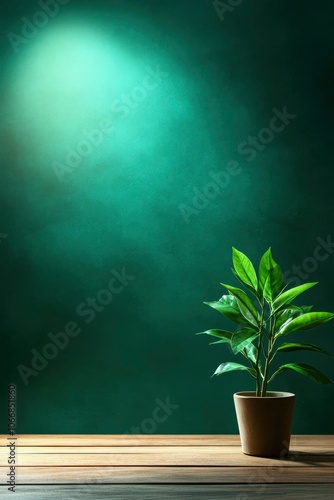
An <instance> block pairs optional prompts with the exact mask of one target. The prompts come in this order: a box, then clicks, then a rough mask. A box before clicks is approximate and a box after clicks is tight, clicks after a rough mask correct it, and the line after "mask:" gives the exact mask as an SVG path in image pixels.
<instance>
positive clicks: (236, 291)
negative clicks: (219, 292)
mask: <svg viewBox="0 0 334 500" xmlns="http://www.w3.org/2000/svg"><path fill="white" fill-rule="evenodd" d="M221 285H223V286H224V287H225V288H227V290H228V291H229V292H230V293H231V294H232V295H233V296H234V297H236V298H237V299H238V304H239V309H240V312H241V314H242V315H243V316H244V317H245V318H246V319H247V320H248V321H249V322H250V323H252V325H255V326H259V322H260V315H259V312H258V310H257V309H256V307H255V305H254V304H253V302H252V301H251V299H250V298H249V297H248V295H247V294H246V293H245V292H244V291H243V290H241V288H236V287H235V286H230V285H224V283H221Z"/></svg>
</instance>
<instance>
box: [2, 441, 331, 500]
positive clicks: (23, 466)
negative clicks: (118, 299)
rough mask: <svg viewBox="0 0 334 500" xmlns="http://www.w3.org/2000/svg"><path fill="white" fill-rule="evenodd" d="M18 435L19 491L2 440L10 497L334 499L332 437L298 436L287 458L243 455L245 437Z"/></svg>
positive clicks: (4, 494) (37, 499)
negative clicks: (11, 489)
mask: <svg viewBox="0 0 334 500" xmlns="http://www.w3.org/2000/svg"><path fill="white" fill-rule="evenodd" d="M15 437H16V453H17V455H16V458H17V463H16V465H17V467H16V484H17V486H16V493H15V496H14V497H9V496H8V495H12V494H13V493H12V492H9V491H8V489H7V486H6V480H7V477H6V474H7V473H8V464H7V457H8V447H7V445H8V443H9V441H10V439H8V436H4V435H2V436H1V441H0V475H1V476H0V495H1V498H4V499H6V498H16V499H21V498H22V499H27V500H29V499H34V500H47V499H51V500H52V499H53V498H66V499H69V500H71V499H77V498H78V499H79V498H87V499H88V498H89V499H90V500H95V499H99V498H100V499H105V498H116V499H117V498H119V499H120V500H126V499H130V498H136V500H137V499H139V500H141V499H146V500H150V499H152V500H153V498H154V500H156V498H159V500H160V499H162V500H164V499H167V498H171V499H173V500H178V499H182V498H184V499H186V498H189V499H190V498H191V499H195V500H196V499H203V500H204V499H210V498H212V499H216V498H217V499H218V498H219V499H221V498H224V499H226V498H227V499H228V498H231V500H232V499H233V500H250V499H252V498H259V497H262V498H263V499H267V498H268V499H283V498H285V499H288V500H289V499H303V500H305V499H312V500H314V499H317V500H321V499H328V500H333V499H334V436H293V437H292V440H291V448H290V454H289V455H286V456H284V457H282V458H281V459H279V458H262V457H251V456H248V455H244V454H243V453H242V450H241V446H240V440H239V436H222V435H220V436H213V435H211V436H197V435H196V436H181V435H178V436H172V435H170V436H154V435H150V436H145V435H139V436H135V435H131V436H128V435H121V436H117V435H108V436H105V435H98V436H94V435H89V436H84V435H71V436H68V435H60V436H58V435H38V436H33V435H17V436H15Z"/></svg>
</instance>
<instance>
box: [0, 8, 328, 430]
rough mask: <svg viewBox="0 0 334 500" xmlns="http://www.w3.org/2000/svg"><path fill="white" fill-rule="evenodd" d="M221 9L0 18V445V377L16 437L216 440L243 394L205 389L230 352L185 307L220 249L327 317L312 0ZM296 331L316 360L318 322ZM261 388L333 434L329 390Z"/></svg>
mask: <svg viewBox="0 0 334 500" xmlns="http://www.w3.org/2000/svg"><path fill="white" fill-rule="evenodd" d="M60 3H62V5H59V4H60ZM237 4H238V5H237ZM226 5H229V8H228V10H226V12H225V13H222V11H221V12H220V17H219V14H218V12H216V10H215V8H214V6H213V4H212V2H211V1H207V0H195V1H192V2H190V1H185V0H177V1H176V0H168V1H167V0H165V1H153V0H140V1H139V0H136V1H135V0H129V1H127V2H125V1H120V0H110V1H102V0H98V1H92V0H91V1H90V0H86V1H82V0H81V1H79V0H71V1H69V2H66V1H65V0H63V1H62V2H58V4H56V6H55V7H53V10H52V5H50V6H49V14H47V15H46V14H44V15H43V14H42V15H41V14H36V12H41V7H40V5H39V4H38V3H36V2H34V1H19V0H13V1H12V2H10V3H7V4H5V5H2V6H1V45H0V49H1V68H2V72H1V83H0V85H1V92H0V99H1V117H2V120H1V130H0V136H1V143H2V149H1V160H2V161H1V185H0V189H1V206H0V209H1V225H0V233H1V235H2V236H1V239H0V241H1V244H0V260H1V266H2V268H1V283H2V286H1V306H2V307H1V318H0V319H1V334H2V349H1V352H2V356H1V365H0V369H1V399H0V402H1V412H0V423H1V430H0V432H3V433H6V432H7V422H6V391H7V386H8V384H9V383H10V382H14V383H16V385H17V397H18V406H17V418H18V427H17V432H19V433H126V432H146V433H150V432H154V433H158V434H164V433H185V434H186V433H222V434H224V433H236V432H237V425H236V420H235V415H234V407H233V401H232V395H233V393H234V392H236V391H238V390H251V389H253V381H252V379H249V378H248V375H247V374H243V373H240V374H239V373H238V374H236V375H232V374H230V375H226V376H225V377H216V378H211V375H212V373H213V371H214V370H215V369H216V367H217V366H218V364H220V363H221V362H223V361H227V360H228V359H229V358H230V355H229V351H228V349H227V348H226V347H225V346H223V345H222V346H219V345H218V346H210V345H209V342H210V340H209V338H208V337H205V336H197V337H196V336H195V335H194V334H195V333H196V332H199V331H202V330H204V329H207V328H213V327H218V328H219V327H220V328H227V329H228V328H230V327H231V325H230V323H229V322H228V320H225V319H224V318H223V317H220V316H219V315H218V314H217V313H216V312H215V311H213V310H212V309H210V308H208V307H207V306H205V305H203V301H204V300H215V299H218V298H219V297H220V296H221V295H222V288H221V286H220V284H219V283H220V282H221V281H225V282H230V281H231V272H230V265H231V247H232V246H235V247H236V248H238V249H240V250H241V251H243V252H245V253H246V254H247V255H248V256H249V257H250V258H251V259H254V260H255V261H256V260H257V259H258V258H259V256H260V255H262V253H263V252H264V251H265V250H266V249H267V248H268V247H269V246H271V247H272V251H273V255H274V258H275V259H276V260H278V262H279V263H280V264H281V266H282V268H283V270H284V271H285V273H286V277H287V278H290V279H293V282H292V284H298V283H300V282H301V279H300V276H298V275H300V273H302V276H303V278H304V279H302V281H307V280H309V281H319V282H320V284H319V285H318V286H317V287H315V288H314V289H312V290H310V291H309V292H307V293H308V295H307V297H306V302H307V303H310V304H314V305H315V308H316V309H318V310H329V311H331V310H333V293H334V284H333V278H334V270H333V269H334V268H333V263H334V257H333V255H332V254H333V248H332V246H331V238H333V239H334V235H333V208H334V207H333V205H334V201H333V165H332V155H333V110H334V98H333V79H334V69H333V58H332V55H333V46H334V38H333V30H332V19H333V15H334V5H333V2H330V1H329V0H328V1H325V0H324V1H322V2H320V3H319V4H317V5H315V3H314V2H312V1H305V0H304V1H295V2H290V1H285V0H271V1H270V2H268V1H265V0H259V1H257V2H250V1H246V0H244V1H240V2H237V1H235V0H234V1H230V3H228V0H226ZM231 5H234V7H231ZM46 9H47V8H46ZM22 18H24V19H23V20H22ZM27 20H29V21H30V22H33V23H34V24H32V25H29V24H27ZM36 24H39V25H40V27H39V28H36ZM19 37H21V38H19ZM284 109H285V110H286V113H287V114H288V117H285V118H283V122H282V120H280V119H277V120H276V119H274V117H275V116H279V115H280V113H282V112H283V110H284ZM268 127H271V129H270V128H269V129H268ZM254 141H256V142H254ZM250 142H253V145H251V144H250ZM203 193H204V194H205V196H203ZM4 235H7V236H6V237H5V236H4ZM319 242H322V249H319V244H320V243H319ZM324 242H327V247H326V243H325V247H324ZM328 242H329V244H328ZM323 247H324V248H323ZM314 255H315V256H316V257H314ZM298 266H299V267H298ZM120 275H121V277H120ZM122 275H123V277H122ZM124 275H125V278H124ZM232 281H233V279H232ZM108 286H109V291H108V290H107V288H108ZM103 290H104V291H103ZM106 290H107V291H106ZM110 290H111V291H110ZM96 300H97V301H96ZM65 329H66V331H67V333H68V334H69V335H70V337H69V336H68V335H66V336H65V335H58V336H57V338H58V342H60V341H62V343H63V345H62V347H63V348H62V349H61V348H60V347H59V348H54V347H49V348H47V349H49V350H48V351H47V353H48V355H49V357H52V356H54V359H49V361H48V364H47V366H45V367H44V368H43V361H41V360H40V361H39V363H40V365H39V366H38V370H36V369H34V368H33V366H32V364H31V363H32V358H33V357H34V355H35V354H36V352H38V353H41V352H42V351H43V349H45V346H46V345H47V344H50V343H51V344H52V343H53V345H54V340H52V339H55V337H53V335H56V334H58V333H59V332H64V330H65ZM301 337H304V338H305V340H306V341H307V342H309V343H313V342H314V343H317V344H319V345H321V346H322V347H323V348H325V349H328V350H330V351H331V352H333V353H334V335H333V325H332V324H330V323H329V324H327V325H324V326H322V327H321V328H319V329H318V330H316V331H312V332H305V333H303V334H302V333H296V334H295V337H294V339H296V340H297V339H299V340H300V338H301ZM66 342H68V344H67V345H66V346H65V344H66ZM60 345H61V344H60ZM32 350H35V351H33V353H32ZM57 351H58V353H57ZM282 356H283V355H282ZM286 359H287V360H288V359H290V357H289V358H288V357H287V358H286ZM291 359H294V360H298V361H304V362H309V363H311V364H314V365H315V366H318V367H319V368H321V369H322V370H323V371H324V372H325V373H327V374H328V375H329V376H330V377H332V378H334V364H333V359H331V358H326V359H324V358H323V357H319V356H317V354H313V355H312V354H311V355H309V356H305V355H303V354H299V353H296V354H295V355H294V356H293V357H292V356H291ZM35 361H36V360H35ZM36 362H37V361H36ZM22 366H24V367H25V368H22ZM34 366H35V368H36V365H34ZM18 367H20V368H19V369H18ZM27 369H30V370H33V371H31V372H28V371H27ZM19 370H21V373H25V376H23V377H22V376H20V373H19ZM272 388H273V389H279V390H288V391H291V392H295V393H296V394H297V400H296V413H295V420H294V428H293V431H294V432H295V433H310V434H312V433H324V434H326V433H328V434H330V433H333V430H334V428H333V410H334V404H333V401H334V386H319V385H317V384H315V383H314V382H312V381H308V380H307V379H304V378H303V377H301V376H299V375H297V374H292V373H291V374H290V373H287V374H284V375H281V376H280V378H277V379H276V380H275V383H273V386H272ZM168 398H169V399H168ZM166 402H167V408H166Z"/></svg>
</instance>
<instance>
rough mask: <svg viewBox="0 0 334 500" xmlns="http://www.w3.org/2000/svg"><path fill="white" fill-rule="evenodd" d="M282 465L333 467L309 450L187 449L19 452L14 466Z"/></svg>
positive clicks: (331, 460) (327, 458)
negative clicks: (268, 454)
mask: <svg viewBox="0 0 334 500" xmlns="http://www.w3.org/2000/svg"><path fill="white" fill-rule="evenodd" d="M1 457H3V458H2V461H1V462H2V463H1V465H2V466H4V465H5V463H6V462H5V457H4V456H3V455H1ZM250 464H251V465H252V466H259V467H261V466H263V467H272V466H277V465H278V464H279V466H283V465H284V466H285V467H296V466H297V465H299V466H305V467H306V466H308V467H314V466H316V467H320V466H322V467H331V468H332V470H333V465H334V455H333V454H328V455H314V454H312V453H300V454H298V456H296V457H295V456H291V457H287V458H286V459H279V458H277V459H275V458H262V457H249V456H247V455H244V454H242V453H230V454H226V453H224V452H221V453H211V454H194V453H192V452H191V451H190V452H182V453H181V452H180V453H164V454H159V453H123V454H122V453H110V454H109V453H108V454H98V453H97V454H95V453H82V454H81V453H72V454H66V453H63V454H61V453H59V454H51V453H50V454H48V453H45V454H42V453H38V454H36V453H32V454H23V453H22V454H19V455H18V462H17V465H20V466H35V467H36V466H38V467H40V466H48V467H55V466H65V467H67V466H68V467H73V466H80V467H89V466H94V467H99V466H105V465H109V466H111V465H113V466H127V467H128V466H156V465H161V466H165V467H166V466H186V467H189V466H190V467H195V466H202V467H207V466H215V467H221V466H234V467H240V466H249V465H250Z"/></svg>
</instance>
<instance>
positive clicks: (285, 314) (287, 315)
mask: <svg viewBox="0 0 334 500" xmlns="http://www.w3.org/2000/svg"><path fill="white" fill-rule="evenodd" d="M301 314H303V311H302V309H300V308H299V307H293V309H292V308H291V306H289V309H283V310H282V311H281V312H280V313H278V314H277V317H276V324H275V327H276V328H275V330H276V332H278V331H279V330H280V328H281V327H282V325H284V324H287V323H288V322H290V321H292V320H293V319H294V318H296V317H297V316H300V315H301Z"/></svg>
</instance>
